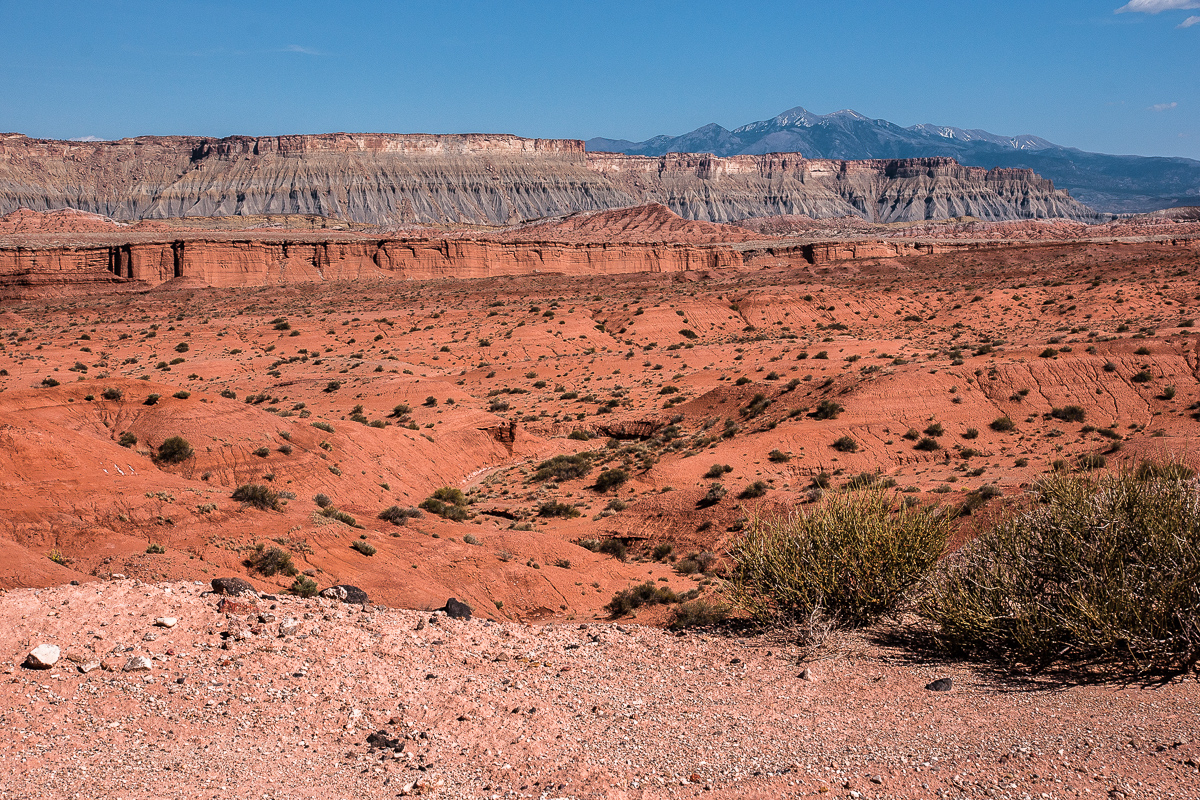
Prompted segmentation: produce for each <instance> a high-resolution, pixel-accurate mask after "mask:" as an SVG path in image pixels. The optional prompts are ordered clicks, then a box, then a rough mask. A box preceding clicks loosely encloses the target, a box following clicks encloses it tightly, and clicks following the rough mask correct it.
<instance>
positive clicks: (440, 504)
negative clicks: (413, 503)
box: [421, 486, 471, 522]
mask: <svg viewBox="0 0 1200 800" xmlns="http://www.w3.org/2000/svg"><path fill="white" fill-rule="evenodd" d="M421 508H422V509H424V510H425V511H428V512H429V513H430V514H436V515H437V516H439V517H442V518H444V519H448V520H452V521H454V522H462V521H463V520H467V519H470V518H471V512H470V511H468V510H467V497H466V495H464V494H463V493H462V490H460V489H455V488H453V487H450V486H443V487H442V488H441V489H438V490H437V491H436V492H434V493H433V494H431V495H429V497H426V498H425V499H424V500H423V501H421Z"/></svg>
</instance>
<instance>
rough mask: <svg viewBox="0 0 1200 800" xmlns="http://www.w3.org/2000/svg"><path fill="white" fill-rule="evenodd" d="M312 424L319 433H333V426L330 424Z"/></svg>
mask: <svg viewBox="0 0 1200 800" xmlns="http://www.w3.org/2000/svg"><path fill="white" fill-rule="evenodd" d="M310 424H311V425H312V426H313V427H314V428H316V429H317V430H319V431H325V432H326V433H333V426H332V425H330V424H329V423H328V422H313V423H310Z"/></svg>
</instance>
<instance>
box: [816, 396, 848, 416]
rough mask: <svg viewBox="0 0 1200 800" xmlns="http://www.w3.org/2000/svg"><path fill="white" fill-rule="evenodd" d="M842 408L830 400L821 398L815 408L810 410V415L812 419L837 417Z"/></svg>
mask: <svg viewBox="0 0 1200 800" xmlns="http://www.w3.org/2000/svg"><path fill="white" fill-rule="evenodd" d="M844 410H845V409H843V408H842V407H841V406H840V405H838V404H837V403H835V402H833V401H832V400H822V401H821V402H820V403H817V409H816V410H815V411H813V412H812V414H811V416H812V417H813V418H814V419H837V415H838V414H840V413H842V411H844Z"/></svg>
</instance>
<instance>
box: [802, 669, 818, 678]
mask: <svg viewBox="0 0 1200 800" xmlns="http://www.w3.org/2000/svg"><path fill="white" fill-rule="evenodd" d="M816 679H817V676H816V675H815V674H813V671H812V670H811V669H809V668H808V667H805V668H804V669H802V670H800V680H802V681H815V680H816Z"/></svg>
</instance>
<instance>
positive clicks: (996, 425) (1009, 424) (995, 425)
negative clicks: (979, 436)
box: [988, 415, 1016, 433]
mask: <svg viewBox="0 0 1200 800" xmlns="http://www.w3.org/2000/svg"><path fill="white" fill-rule="evenodd" d="M988 427H989V428H991V429H992V430H994V431H996V432H997V433H1008V432H1009V431H1011V430H1012V429H1013V428H1015V427H1016V425H1015V424H1014V423H1013V421H1012V418H1011V417H1009V416H1007V415H1006V416H1003V417H996V418H995V419H994V420H992V421H991V423H990V424H989V425H988Z"/></svg>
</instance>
